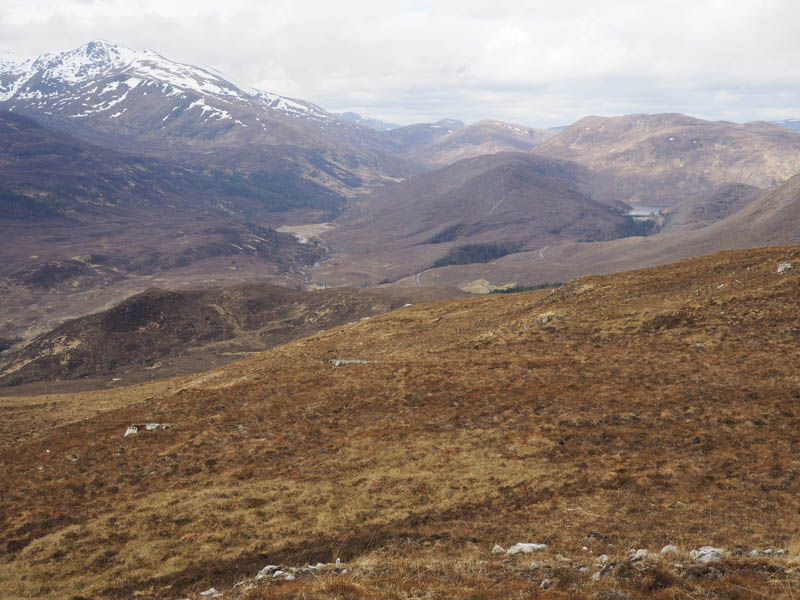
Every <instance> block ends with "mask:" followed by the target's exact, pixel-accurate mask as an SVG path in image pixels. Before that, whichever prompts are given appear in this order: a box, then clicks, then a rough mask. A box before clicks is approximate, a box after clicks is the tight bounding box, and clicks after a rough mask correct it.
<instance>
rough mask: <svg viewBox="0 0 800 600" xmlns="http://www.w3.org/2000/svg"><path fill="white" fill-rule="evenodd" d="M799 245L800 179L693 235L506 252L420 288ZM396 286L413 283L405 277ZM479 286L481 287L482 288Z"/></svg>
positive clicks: (531, 280)
mask: <svg viewBox="0 0 800 600" xmlns="http://www.w3.org/2000/svg"><path fill="white" fill-rule="evenodd" d="M798 243H800V176H797V177H793V178H792V179H790V180H788V181H787V182H786V183H784V184H783V185H781V186H780V187H778V188H777V189H775V190H774V191H772V192H769V193H767V194H766V195H764V196H763V197H761V198H759V199H758V200H755V201H753V202H751V203H750V204H748V205H747V206H745V207H744V208H742V209H740V210H739V211H738V212H736V213H734V214H733V215H731V216H730V217H728V218H726V219H722V220H721V221H717V222H715V223H713V224H712V225H709V226H707V227H703V228H700V229H696V230H693V231H666V232H664V233H660V234H658V235H654V236H650V237H646V238H645V237H629V238H625V239H619V240H612V241H608V242H595V243H562V244H554V245H552V246H549V247H547V248H540V249H538V250H532V251H529V252H521V253H517V254H510V255H508V256H505V257H503V258H500V259H499V260H496V261H493V262H491V263H489V264H485V265H461V266H448V267H443V268H439V269H433V270H430V271H426V272H425V275H424V276H423V277H422V278H421V279H422V281H421V283H422V284H423V285H430V286H434V287H441V286H461V287H464V288H465V289H466V288H469V287H470V284H471V282H475V281H488V285H489V287H493V286H495V287H496V286H502V285H504V284H507V283H508V282H515V283H517V284H519V285H530V284H537V283H542V282H547V281H568V280H570V279H574V278H575V277H580V276H582V275H585V274H586V273H615V272H619V271H624V270H626V269H633V268H640V267H645V266H654V265H661V264H664V263H667V262H669V261H672V260H678V259H681V258H687V257H690V256H701V255H704V254H710V253H712V252H718V251H720V250H728V249H735V248H755V247H760V246H777V245H782V244H798ZM397 285H407V286H413V285H415V281H414V280H413V279H411V278H407V279H404V280H401V281H399V282H398V283H397ZM484 287H485V286H484Z"/></svg>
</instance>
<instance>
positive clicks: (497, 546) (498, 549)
mask: <svg viewBox="0 0 800 600" xmlns="http://www.w3.org/2000/svg"><path fill="white" fill-rule="evenodd" d="M504 552H505V548H503V547H502V546H501V545H500V544H495V545H494V548H492V554H503V553H504Z"/></svg>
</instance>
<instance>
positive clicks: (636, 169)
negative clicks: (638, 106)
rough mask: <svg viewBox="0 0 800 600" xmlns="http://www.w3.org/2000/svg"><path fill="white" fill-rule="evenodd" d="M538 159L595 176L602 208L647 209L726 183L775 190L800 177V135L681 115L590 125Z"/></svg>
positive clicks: (543, 149)
mask: <svg viewBox="0 0 800 600" xmlns="http://www.w3.org/2000/svg"><path fill="white" fill-rule="evenodd" d="M536 151H537V153H540V154H545V155H547V156H553V157H557V158H562V159H566V160H573V161H576V162H578V163H580V164H582V165H583V166H585V167H588V168H589V169H592V170H593V171H594V172H595V173H596V174H597V175H598V180H597V183H596V188H595V198H597V199H599V200H609V199H614V200H617V201H623V202H628V203H631V204H644V205H648V206H651V205H663V206H675V205H678V204H680V203H681V202H682V200H683V199H684V198H692V197H696V196H699V195H700V194H703V193H706V192H709V191H711V190H713V189H714V188H717V187H719V186H720V185H723V184H729V183H743V184H747V185H753V186H756V187H760V188H773V187H775V186H777V185H778V184H779V183H781V182H782V181H784V180H786V179H788V178H789V177H792V176H794V175H796V174H798V173H800V132H797V131H792V130H790V129H786V128H783V127H778V126H777V125H773V124H770V123H766V122H754V123H745V124H738V123H729V122H725V121H714V122H712V121H703V120H701V119H695V118H693V117H688V116H686V115H680V114H662V115H626V116H622V117H610V118H606V117H585V118H583V119H581V120H580V121H578V122H577V123H575V124H573V125H571V126H570V127H568V128H567V129H565V130H564V131H562V132H560V133H559V134H558V135H556V136H554V137H553V138H551V139H549V140H547V141H545V142H543V143H542V144H541V145H540V146H538V147H537V149H536Z"/></svg>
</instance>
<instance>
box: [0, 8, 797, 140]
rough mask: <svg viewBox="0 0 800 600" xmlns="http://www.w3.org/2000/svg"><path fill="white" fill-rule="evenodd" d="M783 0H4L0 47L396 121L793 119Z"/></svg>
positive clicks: (790, 11)
mask: <svg viewBox="0 0 800 600" xmlns="http://www.w3.org/2000/svg"><path fill="white" fill-rule="evenodd" d="M798 20H800V4H798V3H797V2H796V0H758V1H753V0H726V1H723V0H637V1H636V2H632V1H631V0H624V1H623V0H606V1H605V2H602V3H600V2H596V1H588V0H562V2H560V3H558V5H556V3H553V2H550V1H539V0H529V1H510V0H494V1H493V2H485V0H481V1H480V2H478V1H473V0H460V1H454V0H441V1H433V0H428V1H426V0H407V1H401V2H384V3H372V2H365V1H361V0H341V1H339V2H336V3H330V2H310V3H298V2H296V1H287V0H275V1H267V2H255V1H250V0H228V1H226V2H218V1H214V2H212V1H209V0H194V1H192V2H169V1H163V0H162V1H155V0H143V1H140V2H130V1H126V2H122V1H118V0H110V1H99V0H64V1H62V2H59V3H57V4H56V5H54V4H53V3H51V2H49V1H45V0H25V1H22V0H5V1H4V2H3V3H2V7H0V39H1V40H2V43H1V44H0V49H2V50H6V51H9V52H12V53H15V54H21V55H36V54H40V53H42V52H46V51H57V50H66V49H69V48H73V47H76V46H78V45H81V44H83V43H85V42H87V41H89V40H91V39H98V38H100V39H106V40H109V41H112V42H117V43H121V44H124V45H126V46H130V47H132V48H137V49H143V48H152V49H154V50H156V51H158V52H160V53H161V54H163V55H165V56H167V57H168V58H171V59H173V60H179V61H182V62H188V63H191V64H197V65H201V66H211V67H214V68H215V69H218V70H220V71H222V72H223V73H224V74H226V75H227V76H228V77H229V78H231V79H232V80H233V81H234V82H236V83H237V84H239V85H241V86H249V85H252V86H255V87H259V88H262V89H265V90H269V91H272V92H276V93H279V94H282V95H288V96H294V97H298V98H303V99H306V100H310V101H312V102H315V103H317V104H319V105H321V106H323V107H324V108H326V109H328V110H332V111H344V110H353V111H355V112H360V113H362V114H364V115H367V116H372V117H377V118H382V119H385V120H389V121H395V122H400V123H411V122H418V121H430V120H435V119H438V118H442V117H454V118H460V119H462V120H465V121H467V122H471V121H475V120H479V119H483V118H496V119H502V120H506V121H513V122H518V123H522V124H525V125H533V126H553V125H563V124H568V123H571V122H573V121H575V120H577V119H578V118H580V117H582V116H585V115H588V114H601V115H614V114H626V113H633V112H648V113H652V112H684V113H689V114H692V115H695V116H699V117H702V118H708V119H727V120H733V121H749V120H754V119H780V118H785V117H793V116H800V38H799V37H798V36H797V34H796V29H797V27H796V23H797V22H798Z"/></svg>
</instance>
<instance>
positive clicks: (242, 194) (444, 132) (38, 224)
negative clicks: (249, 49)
mask: <svg viewBox="0 0 800 600" xmlns="http://www.w3.org/2000/svg"><path fill="white" fill-rule="evenodd" d="M792 123H795V121H792V120H788V121H784V122H781V123H779V124H770V123H765V122H756V123H746V124H736V123H728V122H710V121H703V120H700V119H696V118H692V117H689V116H686V115H679V114H661V115H626V116H622V117H612V118H607V117H586V118H584V119H581V120H580V121H578V122H577V123H575V124H573V125H570V126H569V127H566V128H553V129H536V128H531V127H525V126H522V125H517V124H513V123H504V122H501V121H496V120H483V121H479V122H477V123H473V124H470V125H466V124H464V123H462V122H461V121H457V120H454V119H443V120H440V121H437V122H434V123H417V124H412V125H408V126H403V127H400V126H396V125H395V124H391V123H383V122H381V121H378V120H375V119H369V118H364V117H361V116H360V115H357V114H355V113H342V114H334V113H331V112H328V111H326V110H325V109H324V108H322V107H320V106H317V105H316V104H314V103H312V102H308V101H306V100H300V99H294V98H289V97H286V96H281V95H278V94H275V93H272V92H267V91H263V90H254V89H249V90H244V89H242V88H240V87H238V86H237V85H235V84H234V83H232V82H230V81H229V80H227V79H226V78H225V77H223V76H222V75H220V74H219V73H217V72H215V71H212V70H210V69H205V68H200V67H195V66H191V65H185V64H181V63H177V62H174V61H171V60H169V59H167V58H165V57H163V56H161V55H160V54H158V53H156V52H154V51H151V50H145V51H135V50H131V49H129V48H125V47H123V46H120V45H116V44H111V43H108V42H103V41H95V42H90V43H88V44H86V45H84V46H81V47H80V48H76V49H74V50H70V51H67V52H61V53H55V54H45V55H42V56H40V57H37V58H32V59H18V58H14V57H11V56H9V55H2V56H0V132H1V133H2V137H1V138H0V210H2V213H0V252H1V253H2V255H3V257H4V264H3V265H0V293H2V294H3V298H4V303H5V304H4V306H5V312H6V317H7V318H6V320H5V321H4V322H3V323H2V324H0V338H3V339H16V337H24V338H28V337H30V336H31V335H33V334H36V333H40V332H41V331H43V330H44V329H46V328H50V327H52V326H53V325H54V324H57V323H59V322H61V321H62V320H63V319H65V318H67V317H74V316H80V315H81V314H85V313H86V312H89V311H94V310H98V309H101V308H103V307H108V306H109V305H111V304H113V303H114V302H118V301H120V300H122V299H123V298H124V297H126V296H128V295H130V294H132V293H136V292H140V291H141V290H143V289H145V288H147V287H152V286H154V285H157V286H159V287H164V288H169V287H180V288H186V287H189V286H194V287H198V286H202V285H227V284H231V283H237V282H242V281H255V280H260V281H263V280H267V281H270V282H271V283H280V284H283V285H290V286H295V287H304V286H309V287H314V286H320V285H328V286H330V285H342V284H347V285H376V284H379V283H381V282H392V284H393V285H413V286H417V285H420V286H422V285H425V286H428V285H443V284H446V285H457V286H461V287H463V288H465V289H467V288H468V289H484V290H485V289H490V288H491V287H492V286H495V285H504V284H506V283H511V282H517V283H539V282H541V281H552V280H553V279H557V280H564V279H565V278H569V277H574V276H575V275H580V274H584V273H587V272H595V271H607V270H613V269H615V268H617V267H619V268H623V267H625V268H632V267H636V266H641V265H643V264H653V263H654V262H659V261H661V262H663V260H668V259H670V258H679V257H682V256H687V255H688V254H691V253H692V252H695V253H696V252H699V251H700V248H704V249H705V248H710V249H722V248H725V247H729V246H730V245H731V244H733V245H736V244H740V243H743V242H742V240H748V243H749V244H753V245H765V244H775V243H783V241H784V240H793V239H794V238H793V235H794V232H793V230H792V229H791V228H792V225H791V223H787V222H785V221H784V220H781V219H780V218H776V220H774V221H773V220H769V222H768V224H767V225H765V226H764V227H760V228H759V229H758V230H757V231H756V223H757V222H758V223H764V222H766V221H764V218H759V219H756V220H754V221H753V222H740V221H736V220H735V218H736V217H737V215H738V214H740V213H741V214H746V213H744V212H743V211H745V210H747V209H749V208H750V207H751V206H757V205H758V202H761V201H762V200H761V197H762V195H763V194H768V193H769V192H771V191H774V190H775V189H776V188H778V187H779V186H781V184H783V182H785V181H786V180H787V179H789V178H790V177H792V176H793V175H795V174H797V173H800V132H798V131H793V130H792V129H791V128H790V126H791V124H792ZM779 125H781V126H779ZM635 204H642V205H647V206H651V207H655V208H657V209H663V210H662V212H663V214H662V215H660V216H659V217H658V219H657V222H656V223H635V222H633V221H632V220H631V219H630V218H628V217H627V216H626V212H627V211H629V210H630V208H631V205H635ZM786 210H788V209H786ZM770 214H772V213H770ZM731 219H733V220H731ZM770 219H772V217H770ZM329 222H332V224H327V225H325V226H324V227H323V226H322V225H321V224H322V223H329ZM732 223H736V224H737V225H736V227H735V228H733V225H731V224H732ZM304 224H315V226H316V228H317V230H318V231H322V232H323V233H321V234H320V235H317V236H314V235H311V236H305V235H300V234H298V235H293V234H292V233H291V232H292V231H296V229H292V227H296V226H300V225H304ZM281 226H288V227H289V228H288V229H287V230H285V231H284V232H279V231H277V230H278V229H280V228H281ZM769 227H773V228H774V232H773V233H774V235H773V233H770V230H769ZM726 228H731V229H730V230H731V231H732V230H734V229H735V230H736V231H738V232H739V233H738V234H737V236H734V237H731V236H730V235H728V234H727V233H726V232H727V231H728V229H726ZM787 228H788V229H787ZM659 229H660V230H661V233H660V234H659V235H658V236H656V237H649V238H642V237H640V236H643V235H644V234H651V233H655V232H656V231H658V230H659ZM689 235H691V236H695V235H696V236H699V237H692V238H691V240H692V241H691V242H680V241H676V240H679V239H680V240H684V239H687V240H688V239H689V238H685V236H689ZM671 236H674V237H671ZM621 237H624V238H626V239H624V240H618V239H615V238H621ZM701 238H702V241H701ZM636 240H645V242H643V243H645V246H646V248H645V247H644V246H638V245H637V244H638V242H636ZM655 247H659V248H660V254H659V255H658V256H655V255H652V253H651V252H650V251H649V250H647V248H655ZM634 248H635V249H634ZM687 253H688V254H687ZM559 256H561V257H562V258H563V260H562V259H560V258H559ZM423 272H424V273H423ZM420 273H423V274H422V275H421V276H420ZM475 281H484V282H486V285H484V284H481V285H480V286H478V287H475V286H474V285H473V284H474V282H475ZM77 292H80V293H82V294H84V295H83V296H82V297H80V298H79V299H78V298H77V296H76V295H75V294H76V293H77Z"/></svg>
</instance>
